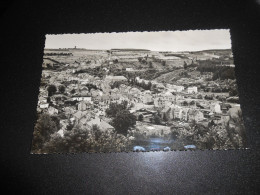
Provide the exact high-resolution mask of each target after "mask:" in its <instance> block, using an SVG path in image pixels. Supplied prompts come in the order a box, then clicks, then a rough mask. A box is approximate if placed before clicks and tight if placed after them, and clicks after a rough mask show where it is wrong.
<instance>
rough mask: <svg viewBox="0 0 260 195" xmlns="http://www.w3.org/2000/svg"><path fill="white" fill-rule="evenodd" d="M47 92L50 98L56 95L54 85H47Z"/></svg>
mask: <svg viewBox="0 0 260 195" xmlns="http://www.w3.org/2000/svg"><path fill="white" fill-rule="evenodd" d="M47 91H48V96H52V95H53V94H55V93H56V91H57V88H56V86H55V85H49V86H48V88H47Z"/></svg>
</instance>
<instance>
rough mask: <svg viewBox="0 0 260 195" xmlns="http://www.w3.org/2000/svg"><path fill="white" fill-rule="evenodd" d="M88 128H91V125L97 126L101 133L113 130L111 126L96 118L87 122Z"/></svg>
mask: <svg viewBox="0 0 260 195" xmlns="http://www.w3.org/2000/svg"><path fill="white" fill-rule="evenodd" d="M87 124H88V125H89V126H90V127H92V126H93V125H97V126H99V128H100V130H101V131H105V130H107V129H114V127H113V126H111V125H110V124H108V123H107V122H105V121H104V120H102V119H101V120H100V118H98V117H96V118H95V119H92V120H91V121H89V122H88V123H87Z"/></svg>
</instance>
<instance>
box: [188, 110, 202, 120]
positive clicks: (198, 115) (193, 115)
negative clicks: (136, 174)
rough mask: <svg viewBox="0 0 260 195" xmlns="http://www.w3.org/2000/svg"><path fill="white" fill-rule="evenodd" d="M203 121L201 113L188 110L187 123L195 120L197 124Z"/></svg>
mask: <svg viewBox="0 0 260 195" xmlns="http://www.w3.org/2000/svg"><path fill="white" fill-rule="evenodd" d="M203 119H204V115H203V113H202V112H201V111H199V110H194V109H190V110H189V111H188V120H189V121H193V120H195V121H196V122H198V121H202V120H203Z"/></svg>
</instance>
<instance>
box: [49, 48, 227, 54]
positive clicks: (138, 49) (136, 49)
mask: <svg viewBox="0 0 260 195" xmlns="http://www.w3.org/2000/svg"><path fill="white" fill-rule="evenodd" d="M44 50H87V51H109V50H128V51H131V50H132V51H151V52H175V53H178V52H202V51H225V50H230V51H232V49H231V48H223V49H219V48H217V49H214V48H212V49H202V50H180V51H171V50H151V49H143V48H110V49H91V48H44Z"/></svg>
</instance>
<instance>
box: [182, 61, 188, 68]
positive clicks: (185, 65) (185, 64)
mask: <svg viewBox="0 0 260 195" xmlns="http://www.w3.org/2000/svg"><path fill="white" fill-rule="evenodd" d="M183 68H184V69H187V68H188V65H187V63H186V62H185V61H184V64H183Z"/></svg>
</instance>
